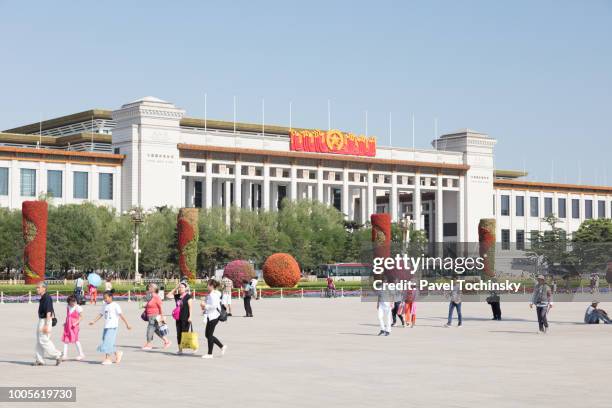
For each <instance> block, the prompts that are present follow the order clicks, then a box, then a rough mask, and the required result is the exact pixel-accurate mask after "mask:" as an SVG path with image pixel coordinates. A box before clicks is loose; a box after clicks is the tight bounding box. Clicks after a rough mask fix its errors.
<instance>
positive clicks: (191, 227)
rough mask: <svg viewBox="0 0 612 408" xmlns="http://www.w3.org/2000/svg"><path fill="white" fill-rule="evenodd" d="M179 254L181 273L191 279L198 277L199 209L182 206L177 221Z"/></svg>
mask: <svg viewBox="0 0 612 408" xmlns="http://www.w3.org/2000/svg"><path fill="white" fill-rule="evenodd" d="M176 229H177V231H178V254H179V268H180V269H181V274H182V275H183V276H185V277H186V278H187V279H189V280H194V279H195V278H196V264H197V259H198V235H199V229H198V209H197V208H181V209H180V210H179V213H178V218H177V222H176Z"/></svg>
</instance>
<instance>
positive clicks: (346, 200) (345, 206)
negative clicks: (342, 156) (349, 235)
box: [342, 166, 351, 219]
mask: <svg viewBox="0 0 612 408" xmlns="http://www.w3.org/2000/svg"><path fill="white" fill-rule="evenodd" d="M348 178H349V171H348V167H347V166H344V169H343V170H342V212H343V213H344V217H345V218H346V219H350V218H351V216H350V206H351V202H350V201H351V197H349V194H350V192H349V180H348Z"/></svg>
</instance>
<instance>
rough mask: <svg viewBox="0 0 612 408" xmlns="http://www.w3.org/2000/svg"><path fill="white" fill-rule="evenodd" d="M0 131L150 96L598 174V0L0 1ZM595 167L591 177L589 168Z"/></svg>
mask: <svg viewBox="0 0 612 408" xmlns="http://www.w3.org/2000/svg"><path fill="white" fill-rule="evenodd" d="M0 16H1V17H2V24H1V25H0V129H6V128H10V127H12V126H16V125H20V124H24V123H30V122H36V121H38V120H39V118H40V117H41V116H42V117H43V118H51V117H55V116H59V115H64V114H69V113H73V112H77V111H82V110H86V109H90V108H92V107H98V108H107V109H115V108H117V107H118V106H120V105H121V104H122V103H125V102H128V101H131V100H134V99H137V98H139V97H142V96H145V95H153V96H157V97H160V98H162V99H165V100H169V101H171V102H174V103H176V104H177V105H178V106H180V107H182V108H184V109H186V110H187V114H188V115H189V116H196V117H199V116H203V110H204V107H203V105H204V103H203V99H204V97H203V95H204V92H206V93H207V94H208V113H209V115H208V116H209V117H210V118H216V119H226V120H231V118H232V98H233V96H234V95H235V96H236V97H237V98H238V115H237V117H238V120H240V121H254V122H259V121H261V99H262V98H265V105H266V122H267V123H274V124H287V123H288V116H289V115H288V104H289V101H293V124H294V125H295V126H305V127H320V128H326V127H327V100H328V99H330V100H331V104H332V126H333V127H335V128H340V129H344V130H347V131H353V132H363V131H364V122H365V121H364V112H365V110H368V112H369V133H370V134H373V135H377V136H378V137H379V143H380V144H383V145H386V144H388V133H389V132H388V120H387V118H388V114H389V112H392V117H393V126H392V128H393V144H394V145H398V146H411V144H412V137H411V124H410V122H411V121H410V116H411V115H412V114H414V115H415V116H416V124H417V126H416V130H417V132H416V139H417V143H416V144H417V147H429V146H430V142H431V140H432V138H433V134H434V118H435V117H437V118H438V122H439V130H440V132H441V133H442V132H448V131H453V130H456V129H459V128H464V127H469V128H472V129H476V130H479V131H482V132H486V133H488V134H489V135H491V136H492V137H495V138H496V139H497V140H498V144H497V149H496V167H498V168H504V169H522V168H523V163H525V165H526V168H527V170H528V171H529V172H530V179H533V180H538V179H539V180H542V181H550V179H551V167H552V159H554V180H555V181H557V182H564V181H567V182H577V181H578V168H579V167H581V168H582V182H583V183H587V182H588V183H597V184H603V183H604V180H606V181H607V184H608V185H612V163H611V160H610V157H611V155H612V1H608V0H589V1H522V0H521V1H519V0H513V1H506V2H501V1H490V0H487V1H484V0H483V1H454V0H453V1H451V0H449V1H396V2H389V1H377V2H374V1H363V2H362V1H329V0H328V1H314V0H313V1H303V2H293V1H216V2H208V1H197V2H196V1H194V2H186V1H181V2H169V1H163V2H162V1H146V2H145V1H140V2H136V1H125V0H123V1H100V2H83V1H81V2H74V1H71V2H68V1H53V2H33V1H10V2H9V1H3V0H0ZM604 175H605V177H604Z"/></svg>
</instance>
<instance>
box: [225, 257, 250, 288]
mask: <svg viewBox="0 0 612 408" xmlns="http://www.w3.org/2000/svg"><path fill="white" fill-rule="evenodd" d="M223 277H224V278H229V279H230V280H231V281H232V283H233V284H234V287H235V288H237V287H240V286H242V281H244V280H251V279H253V278H254V277H255V269H254V268H253V265H251V264H250V263H249V262H247V261H243V260H235V261H232V262H230V263H228V264H227V265H225V268H224V269H223Z"/></svg>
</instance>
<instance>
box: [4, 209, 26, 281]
mask: <svg viewBox="0 0 612 408" xmlns="http://www.w3.org/2000/svg"><path fill="white" fill-rule="evenodd" d="M23 246H24V242H23V235H22V232H21V211H19V210H9V209H6V208H0V269H2V270H5V271H6V272H10V270H11V269H21V268H22V266H23V265H22V262H23Z"/></svg>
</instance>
